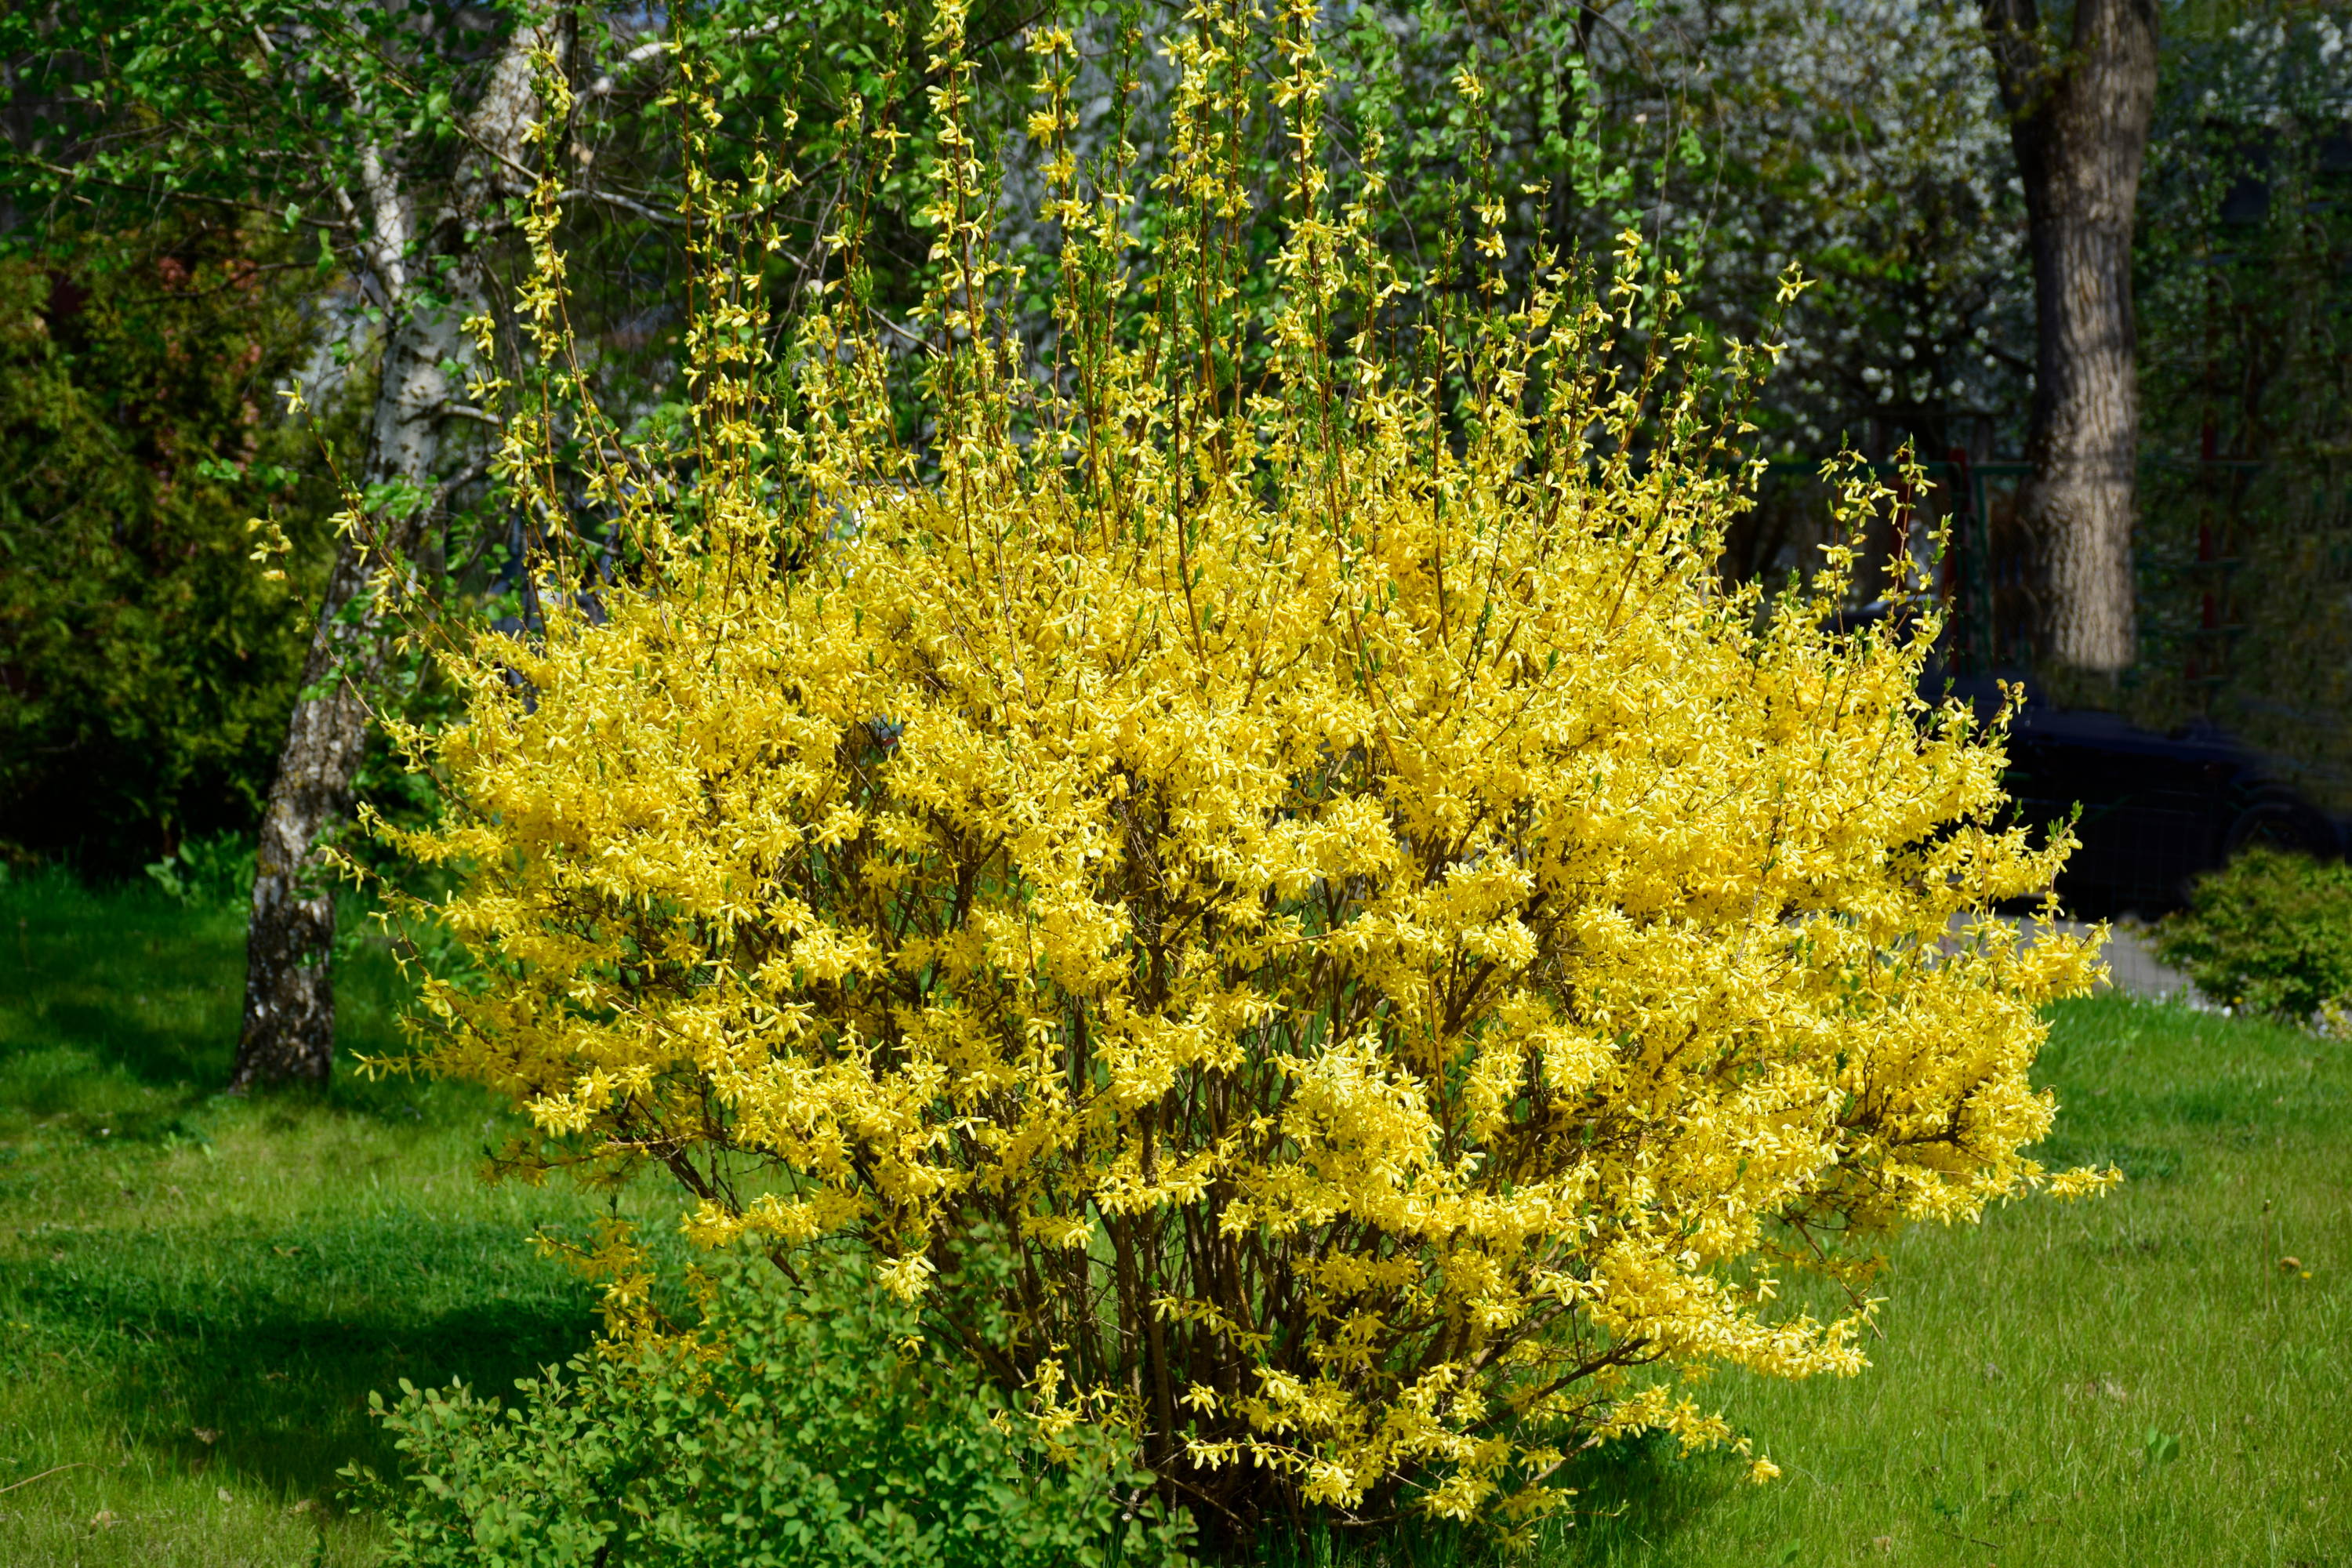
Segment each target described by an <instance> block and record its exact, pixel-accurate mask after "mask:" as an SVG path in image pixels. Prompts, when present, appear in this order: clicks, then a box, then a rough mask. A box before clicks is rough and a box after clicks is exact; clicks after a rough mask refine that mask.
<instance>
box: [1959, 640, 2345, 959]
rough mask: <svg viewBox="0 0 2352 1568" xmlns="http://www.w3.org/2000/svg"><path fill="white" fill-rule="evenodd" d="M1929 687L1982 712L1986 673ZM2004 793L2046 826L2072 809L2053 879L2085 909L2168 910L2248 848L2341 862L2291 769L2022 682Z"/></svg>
mask: <svg viewBox="0 0 2352 1568" xmlns="http://www.w3.org/2000/svg"><path fill="white" fill-rule="evenodd" d="M1935 685H1936V686H1937V687H1942V688H1944V689H1948V690H1949V691H1950V692H1951V693H1952V694H1953V695H1954V696H1958V697H1963V698H1966V699H1969V700H1972V701H1974V702H1975V703H1976V705H1977V706H1978V708H1979V711H1989V710H1991V709H1992V708H1994V707H1995V706H1997V705H1998V703H1999V701H2000V698H1999V696H1998V693H1997V691H1996V689H1994V686H1993V682H1992V681H1991V680H1990V679H1981V680H1967V679H1957V680H1952V681H1950V682H1949V683H1948V685H1947V683H1946V682H1944V681H1943V680H1941V679H1937V680H1936V682H1935ZM2009 762H2010V771H2009V777H2008V784H2009V791H2010V795H2011V798H2013V799H2014V800H2015V801H2016V803H2017V810H2018V812H2019V814H2020V816H2021V817H2022V818H2023V819H2024V820H2025V821H2027V822H2029V823H2032V824H2034V825H2036V826H2042V827H2047V826H2052V825H2053V824H2056V823H2059V822H2063V821H2064V820H2065V819H2066V817H2067V816H2069V814H2071V813H2073V812H2074V811H2075V809H2076V808H2077V807H2078V806H2079V807H2080V810H2081V815H2080V816H2079V817H2078V818H2077V819H2076V821H2075V824H2074V832H2075V836H2076V837H2078V838H2079V839H2080V840H2081V841H2082V842H2081V847H2079V848H2078V849H2076V850H2075V851H2074V855H2073V857H2072V858H2069V860H2068V861H2067V864H2066V870H2065V874H2064V875H2063V877H2061V878H2060V879H2059V884H2058V891H2059V894H2060V896H2061V897H2062V898H2063V900H2065V902H2066V904H2067V906H2068V907H2069V909H2071V910H2074V912H2076V913H2079V914H2082V915H2086V916H2101V915H2114V914H2122V913H2125V912H2126V911H2130V912H2137V913H2139V914H2142V915H2150V916H2153V915H2158V914H2162V913H2163V912H2165V911H2166V910H2172V909H2177V908H2179V906H2180V905H2181V904H2182V903H2183V902H2185V901H2186V900H2187V898H2188V892H2189V887H2190V885H2191V884H2192V883H2193V882H2194V881H2195V880H2196V879H2197V878H2198V877H2199V876H2200V875H2202V874H2203V873H2205V872H2207V871H2211V870H2216V869H2219V868H2221V867H2222V866H2224V865H2227V864H2228V863H2229V861H2230V858H2231V857H2232V856H2233V855H2235V854H2237V853H2238V852H2239V851H2240V850H2242V849H2244V848H2247V847H2250V846H2253V845H2269V846H2272V847H2276V848H2281V849H2287V850H2293V851H2295V852H2297V853H2301V854H2305V855H2313V856H2317V857H2319V858H2325V859H2339V858H2342V857H2343V855H2344V852H2345V848H2346V845H2347V823H2346V821H2345V820H2344V819H2343V818H2341V817H2339V816H2336V815H2335V814H2333V813H2330V812H2328V811H2326V810H2325V809H2323V808H2322V807H2321V806H2319V805H2316V804H2315V803H2314V802H2313V801H2312V800H2311V799H2310V798H2308V797H2307V796H2306V795H2305V794H2304V793H2303V792H2302V791H2301V790H2299V789H2297V788H2296V787H2295V785H2294V784H2293V783H2291V782H2289V780H2290V771H2289V770H2288V769H2287V768H2286V767H2285V766H2284V765H2283V764H2281V763H2277V762H2275V761H2274V760H2273V759H2271V758H2267V757H2264V756H2263V755H2262V754H2261V753H2259V752H2255V751H2254V750H2252V748H2251V747H2248V746H2246V745H2245V744H2243V743H2242V742H2239V741H2238V740H2236V739H2234V738H2233V737H2231V735H2229V734H2228V733H2226V732H2225V731H2221V730H2220V729H2217V728H2215V727H2214V726H2212V725H2210V724H2206V723H2193V724H2189V725H2187V726H2185V727H2183V728H2181V729H2179V730H2176V731H2170V732H2169V733H2159V732H2158V731H2153V730H2145V729H2142V728H2140V727H2139V726H2137V725H2136V724H2134V723H2132V722H2131V721H2128V720H2126V719H2125V718H2124V717H2123V716H2122V715H2120V714H2116V713H2106V712H2099V711H2095V710H2088V709H2074V708H2057V707H2053V706H2052V705H2051V704H2049V703H2048V702H2047V701H2046V700H2042V698H2041V697H2040V694H2039V693H2038V692H2037V691H2036V690H2035V689H2034V688H2033V687H2032V685H2031V684H2030V683H2029V684H2028V686H2027V699H2026V703H2025V706H2024V708H2023V710H2021V712H2020V713H2019V714H2018V716H2017V719H2016V720H2015V721H2013V722H2012V723H2011V727H2010V735H2009Z"/></svg>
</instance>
